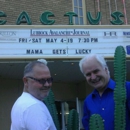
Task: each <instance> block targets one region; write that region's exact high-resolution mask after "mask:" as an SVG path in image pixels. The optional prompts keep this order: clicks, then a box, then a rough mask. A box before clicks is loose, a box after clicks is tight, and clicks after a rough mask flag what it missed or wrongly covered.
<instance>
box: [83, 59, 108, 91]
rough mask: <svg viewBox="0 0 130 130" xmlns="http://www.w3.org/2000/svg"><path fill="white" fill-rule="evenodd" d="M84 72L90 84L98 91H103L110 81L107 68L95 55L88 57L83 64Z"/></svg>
mask: <svg viewBox="0 0 130 130" xmlns="http://www.w3.org/2000/svg"><path fill="white" fill-rule="evenodd" d="M83 72H84V74H85V76H86V80H87V82H88V84H89V85H90V86H92V87H93V88H95V89H97V90H98V91H102V90H103V89H104V88H105V87H106V85H107V83H108V81H109V74H108V71H107V69H106V68H103V66H102V65H101V64H100V63H99V62H98V61H97V60H96V58H95V57H93V58H91V59H88V60H87V62H85V63H84V64H83Z"/></svg>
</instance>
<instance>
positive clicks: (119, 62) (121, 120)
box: [114, 46, 126, 130]
mask: <svg viewBox="0 0 130 130" xmlns="http://www.w3.org/2000/svg"><path fill="white" fill-rule="evenodd" d="M114 71H115V72H114V78H115V82H116V87H115V89H114V100H115V112H114V114H115V115H114V116H115V120H114V121H115V130H125V126H126V105H125V104H126V88H125V82H126V53H125V50H124V47H122V46H118V47H117V48H116V51H115V55H114Z"/></svg>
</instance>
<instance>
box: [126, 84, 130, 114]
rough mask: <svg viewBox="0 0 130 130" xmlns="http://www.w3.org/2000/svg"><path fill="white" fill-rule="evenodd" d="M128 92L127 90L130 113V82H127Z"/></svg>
mask: <svg viewBox="0 0 130 130" xmlns="http://www.w3.org/2000/svg"><path fill="white" fill-rule="evenodd" d="M126 90H127V105H128V109H129V113H130V82H126Z"/></svg>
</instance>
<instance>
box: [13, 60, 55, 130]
mask: <svg viewBox="0 0 130 130" xmlns="http://www.w3.org/2000/svg"><path fill="white" fill-rule="evenodd" d="M52 81H53V78H52V77H51V74H50V70H49V68H48V67H47V61H46V60H44V59H39V60H37V61H32V62H30V63H29V64H27V65H26V66H25V68H24V76H23V82H24V89H23V93H22V95H21V96H20V97H19V98H18V99H17V100H16V102H15V103H14V105H13V107H12V111H11V130H56V127H55V125H54V122H53V120H52V117H51V115H50V113H49V111H48V109H47V107H46V106H45V104H44V103H43V101H42V100H43V99H44V98H45V97H46V96H47V95H48V93H49V91H50V88H51V86H52Z"/></svg>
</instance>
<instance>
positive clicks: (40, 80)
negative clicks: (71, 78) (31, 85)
mask: <svg viewBox="0 0 130 130" xmlns="http://www.w3.org/2000/svg"><path fill="white" fill-rule="evenodd" d="M27 78H30V79H33V80H35V81H37V82H39V83H40V84H43V85H44V84H45V83H46V82H48V83H52V82H53V78H52V77H50V78H48V79H36V78H34V77H27Z"/></svg>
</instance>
